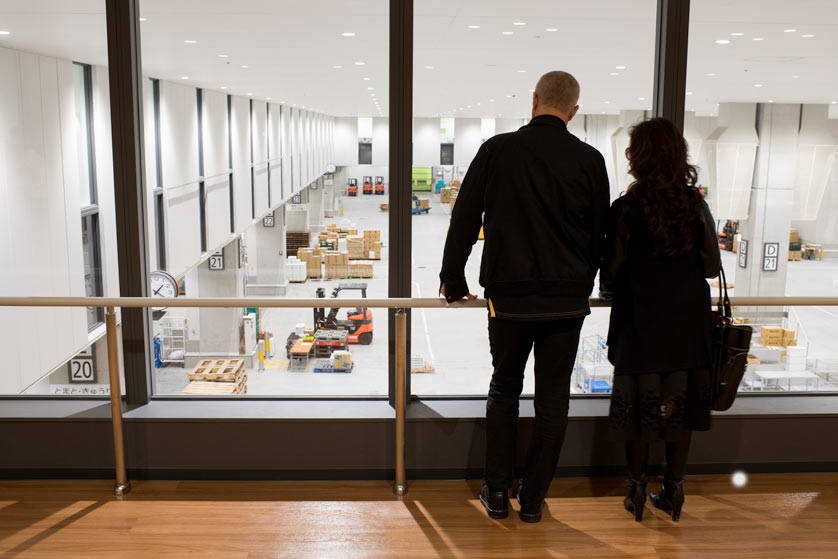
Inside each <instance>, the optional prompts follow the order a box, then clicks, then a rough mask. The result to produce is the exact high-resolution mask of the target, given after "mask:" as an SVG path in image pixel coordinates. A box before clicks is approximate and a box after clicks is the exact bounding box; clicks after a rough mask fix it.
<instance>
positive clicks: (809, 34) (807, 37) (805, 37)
mask: <svg viewBox="0 0 838 559" xmlns="http://www.w3.org/2000/svg"><path fill="white" fill-rule="evenodd" d="M801 37H803V38H804V39H811V38H812V37H814V35H812V34H811V33H807V34H806V35H801Z"/></svg>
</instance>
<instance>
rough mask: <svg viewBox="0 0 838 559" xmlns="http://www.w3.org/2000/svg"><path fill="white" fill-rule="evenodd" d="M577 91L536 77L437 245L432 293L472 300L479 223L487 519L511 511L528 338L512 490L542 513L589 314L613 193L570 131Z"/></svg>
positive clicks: (564, 78) (486, 151)
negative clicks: (531, 415) (470, 276)
mask: <svg viewBox="0 0 838 559" xmlns="http://www.w3.org/2000/svg"><path fill="white" fill-rule="evenodd" d="M578 99H579V83H578V82H577V81H576V79H575V78H574V77H573V76H571V75H570V74H568V73H566V72H549V73H547V74H545V75H544V76H542V77H541V79H540V80H539V81H538V85H537V86H536V88H535V93H533V96H532V120H531V121H530V123H529V124H527V125H526V126H524V127H522V128H520V129H519V130H518V131H516V132H511V133H508V134H499V135H497V136H495V137H493V138H491V139H490V140H488V141H486V143H484V144H483V146H482V147H481V148H480V150H479V151H478V153H477V155H476V156H475V158H474V161H472V163H471V166H470V167H469V170H468V173H467V174H466V177H465V180H464V181H463V185H462V188H461V189H460V193H459V196H458V197H457V204H456V205H455V206H454V211H453V213H452V215H451V228H450V229H449V231H448V238H447V240H446V242H445V254H444V256H443V260H442V271H441V272H440V280H441V283H442V285H441V287H440V293H441V294H442V295H443V296H445V298H446V299H447V300H448V301H449V302H453V301H457V300H460V299H462V298H463V297H467V298H469V299H474V298H475V296H474V295H472V294H470V293H469V288H468V284H467V282H466V278H465V265H466V260H468V256H469V254H470V253H471V247H472V245H473V244H474V243H475V241H476V240H477V236H478V234H479V232H480V227H481V225H482V226H483V229H484V236H485V244H484V246H483V260H482V262H481V265H480V285H482V286H483V287H484V288H485V295H486V298H487V299H488V308H489V343H490V346H491V352H492V364H493V366H494V373H493V374H492V380H491V383H490V385H489V397H488V400H487V403H486V470H485V485H484V486H483V488H482V490H481V492H480V501H481V502H482V503H483V506H484V507H485V508H486V511H487V512H488V514H489V516H490V517H492V518H505V517H506V516H507V515H508V514H509V496H508V494H509V488H510V487H511V486H512V481H513V478H514V473H513V470H514V466H515V448H516V443H515V437H516V431H517V421H518V398H519V396H520V395H521V390H522V387H523V383H524V367H525V365H526V363H527V359H528V357H529V354H530V351H531V350H532V349H533V346H534V347H535V386H536V388H535V426H534V429H533V434H532V440H531V441H530V445H529V450H528V452H527V457H526V465H525V470H524V476H523V479H522V480H521V485H520V486H519V490H518V502H519V503H520V505H521V508H520V513H519V514H520V516H521V519H522V520H524V521H526V522H538V521H539V520H541V510H542V508H543V505H544V497H545V496H546V494H547V489H548V488H549V486H550V482H551V481H552V478H553V475H554V473H555V471H556V465H557V464H558V460H559V453H560V451H561V447H562V443H563V442H564V435H565V430H566V428H567V412H568V399H569V396H570V374H571V372H572V369H573V364H574V361H575V360H576V350H577V346H578V344H579V332H580V330H581V328H582V321H583V320H584V317H585V316H587V315H588V314H590V307H589V304H588V299H589V296H590V294H591V291H592V290H593V284H594V277H595V276H596V273H597V269H598V267H599V263H600V253H601V251H602V246H603V237H604V235H605V226H606V216H607V213H608V204H609V199H610V194H609V187H608V177H607V173H606V170H605V162H604V160H603V158H602V155H600V153H599V152H598V151H597V150H596V149H594V148H593V147H591V146H589V145H587V144H585V143H583V142H582V141H580V140H579V139H577V138H576V137H575V136H573V135H572V134H571V133H570V132H568V130H567V123H568V122H569V121H570V119H572V118H573V116H574V115H575V114H576V111H577V110H579V106H578V105H577V101H578Z"/></svg>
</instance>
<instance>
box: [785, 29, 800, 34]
mask: <svg viewBox="0 0 838 559" xmlns="http://www.w3.org/2000/svg"><path fill="white" fill-rule="evenodd" d="M783 33H797V29H783Z"/></svg>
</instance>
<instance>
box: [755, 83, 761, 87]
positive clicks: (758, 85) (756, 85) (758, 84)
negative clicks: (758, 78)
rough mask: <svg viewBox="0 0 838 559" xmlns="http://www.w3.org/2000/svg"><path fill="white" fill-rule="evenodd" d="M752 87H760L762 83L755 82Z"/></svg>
mask: <svg viewBox="0 0 838 559" xmlns="http://www.w3.org/2000/svg"><path fill="white" fill-rule="evenodd" d="M754 87H762V84H761V83H755V84H754Z"/></svg>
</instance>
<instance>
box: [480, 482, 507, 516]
mask: <svg viewBox="0 0 838 559" xmlns="http://www.w3.org/2000/svg"><path fill="white" fill-rule="evenodd" d="M480 502H481V503H482V504H483V507H484V508H485V509H486V513H487V514H488V515H489V518H506V517H507V516H509V492H508V491H507V490H503V491H489V486H488V485H486V484H483V488H482V489H481V490H480Z"/></svg>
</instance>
